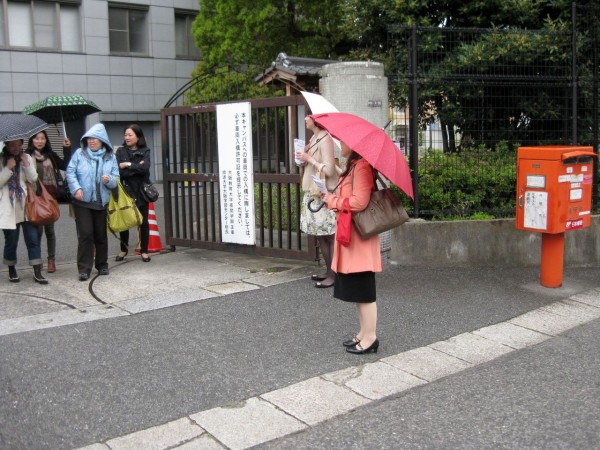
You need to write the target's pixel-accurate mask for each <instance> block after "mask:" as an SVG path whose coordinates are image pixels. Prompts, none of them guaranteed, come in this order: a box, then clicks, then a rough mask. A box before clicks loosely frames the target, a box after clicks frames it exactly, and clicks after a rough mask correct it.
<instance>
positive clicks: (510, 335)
mask: <svg viewBox="0 0 600 450" xmlns="http://www.w3.org/2000/svg"><path fill="white" fill-rule="evenodd" d="M473 334H476V335H477V336H481V337H484V338H486V339H489V340H492V341H495V342H498V343H500V344H503V345H508V346H509V347H512V348H514V349H521V348H525V347H528V346H530V345H535V344H539V343H540V342H543V341H545V340H546V339H550V336H549V335H547V334H543V333H538V332H537V331H533V330H528V329H527V328H523V327H519V326H517V325H514V324H512V323H509V322H502V323H498V324H496V325H490V326H489V327H484V328H480V329H479V330H475V331H473Z"/></svg>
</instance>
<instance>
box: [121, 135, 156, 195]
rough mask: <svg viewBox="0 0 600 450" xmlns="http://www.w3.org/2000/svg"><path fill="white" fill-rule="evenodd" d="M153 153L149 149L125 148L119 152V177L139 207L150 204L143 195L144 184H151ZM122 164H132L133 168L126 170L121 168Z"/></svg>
mask: <svg viewBox="0 0 600 450" xmlns="http://www.w3.org/2000/svg"><path fill="white" fill-rule="evenodd" d="M151 154H152V152H151V151H150V149H149V148H148V147H142V148H137V149H135V150H131V149H130V148H129V147H126V146H123V147H121V148H120V149H119V150H117V153H116V155H117V165H119V175H120V177H121V184H122V185H123V187H124V188H125V190H126V191H127V193H128V194H129V195H130V196H131V198H133V199H135V204H136V205H137V206H142V205H146V204H147V203H148V202H146V200H145V199H144V196H143V195H142V193H141V190H142V184H143V183H144V182H145V181H146V182H150V168H151V167H152V159H151ZM122 162H130V163H131V166H129V167H126V168H124V169H121V168H120V164H121V163H122Z"/></svg>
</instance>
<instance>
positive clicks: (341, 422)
mask: <svg viewBox="0 0 600 450" xmlns="http://www.w3.org/2000/svg"><path fill="white" fill-rule="evenodd" d="M165 270H168V267H166V268H165ZM537 275H538V273H537V269H535V268H532V269H506V270H502V271H498V270H493V269H485V268H472V269H432V268H407V267H389V268H388V269H386V271H385V272H383V273H382V274H381V275H380V276H379V277H378V297H379V305H380V322H379V338H380V340H381V342H382V344H381V347H380V351H379V353H378V354H376V355H375V354H371V355H367V356H364V357H356V356H354V355H350V354H347V353H345V352H344V351H343V348H342V347H341V345H340V342H341V340H343V339H344V338H347V337H349V336H351V334H352V333H353V332H354V331H355V328H356V326H355V323H356V318H355V311H354V308H353V307H352V305H346V304H341V303H340V302H338V301H335V300H334V299H332V297H331V291H330V290H323V289H314V288H312V285H311V283H310V282H309V281H308V280H298V281H293V282H289V283H285V284H280V285H276V286H271V287H265V288H262V289H257V290H252V291H248V292H240V293H236V294H232V295H226V296H220V297H213V298H207V299H204V300H200V301H195V302H192V303H187V304H184V305H179V306H176V307H170V308H165V309H160V310H155V311H148V312H144V313H140V314H134V315H131V316H127V317H119V318H113V319H105V320H98V321H94V322H88V323H80V324H76V325H69V326H63V327H56V328H50V329H45V330H38V331H30V332H26V333H18V334H12V335H8V336H3V337H1V338H0V386H2V390H1V392H0V394H1V395H0V417H1V418H2V422H1V425H0V447H1V448H7V449H63V448H65V449H66V448H77V447H81V446H84V445H89V444H92V443H96V442H104V441H106V440H108V439H111V438H115V437H118V436H122V435H126V434H129V433H132V432H135V431H138V430H143V429H146V428H148V427H152V426H156V425H159V424H163V423H166V422H169V421H172V420H175V419H178V418H181V417H185V416H187V415H189V414H192V413H195V412H198V411H204V410H208V409H211V408H215V407H217V406H223V405H230V404H235V403H236V402H238V401H240V400H242V399H246V398H249V397H252V396H255V395H259V394H261V393H264V392H268V391H272V390H274V389H278V388H281V387H284V386H288V385H290V384H293V383H298V382H299V381H302V380H306V379H308V378H311V377H315V376H318V375H321V374H324V373H328V372H333V371H336V370H341V369H344V368H347V367H350V366H354V365H357V364H363V363H367V362H374V361H377V360H379V359H380V358H385V357H386V356H390V355H395V354H398V353H401V352H404V351H407V350H410V349H413V348H418V347H422V346H425V345H428V344H430V343H432V342H436V341H439V340H443V339H447V338H449V337H452V336H456V335H459V334H461V333H464V332H468V331H472V330H475V329H478V328H481V327H484V326H486V325H490V324H494V323H498V322H502V321H505V320H508V319H510V318H513V317H515V316H517V315H519V314H523V313H525V312H527V311H530V310H533V309H535V308H539V307H541V306H544V305H548V304H550V303H553V302H555V301H557V300H559V299H560V298H565V297H568V296H570V295H573V294H575V293H577V292H585V291H588V290H590V289H593V288H595V287H597V281H596V280H597V276H598V269H597V268H592V269H568V270H567V271H566V272H565V286H564V287H563V288H560V289H558V290H549V289H546V288H540V287H539V283H537ZM599 331H600V330H599V329H598V324H597V322H594V323H593V324H591V325H586V326H582V327H581V329H578V330H574V331H573V332H572V333H574V335H573V336H575V337H571V334H568V335H567V336H565V337H564V338H562V337H561V338H554V339H553V340H551V341H550V342H549V343H548V344H540V345H538V346H536V347H532V348H531V349H528V350H522V351H516V352H514V353H513V354H512V355H511V356H509V357H506V358H501V359H499V360H497V361H494V362H492V363H486V364H483V365H481V366H479V367H476V368H473V369H470V370H468V371H466V372H464V373H460V374H456V375H453V376H451V377H448V378H445V379H441V380H438V381H436V382H433V383H431V384H429V385H427V386H423V387H418V388H413V389H412V390H409V391H407V392H406V393H405V394H403V395H400V396H398V397H395V398H392V399H389V400H384V401H381V402H376V403H375V404H373V405H372V406H367V407H364V408H361V409H359V410H357V411H355V412H353V413H350V414H349V415H347V416H342V417H340V418H338V419H333V420H331V421H329V422H325V423H323V424H321V425H318V426H316V427H313V428H311V429H310V430H309V431H306V432H303V433H300V434H298V435H294V436H292V437H289V438H283V439H282V440H281V441H274V442H273V443H269V444H265V445H266V446H270V445H273V446H281V447H282V448H283V447H288V448H313V447H314V448H348V447H352V446H354V447H353V448H403V446H404V443H406V445H407V447H408V448H410V447H411V446H414V447H415V448H454V447H458V448H471V447H476V446H477V447H479V448H481V447H496V446H499V447H503V448H523V446H522V445H520V444H521V443H522V442H525V443H527V442H533V441H531V440H532V439H534V438H535V437H536V436H537V435H538V434H539V433H542V431H543V430H544V429H547V430H548V431H552V433H551V434H549V435H548V436H547V438H545V439H546V440H541V441H538V442H534V443H533V444H531V445H530V446H529V447H530V448H567V447H569V448H592V447H593V444H594V443H597V442H598V440H597V437H598V430H599V429H600V428H599V427H598V426H597V425H598V422H597V417H599V416H598V414H596V413H597V412H598V411H597V408H598V401H597V399H598V398H599V397H598V394H600V392H598V390H599V384H598V370H597V368H598V357H597V355H596V349H597V348H598V340H599V336H600V333H599ZM357 358H358V359H357ZM575 394H577V395H575ZM566 400H569V401H568V402H567V401H566ZM567 410H568V414H567V412H566V411H567ZM503 421H504V422H503ZM363 422H364V423H365V424H366V426H362V425H360V424H362V423H363ZM555 422H560V423H561V424H563V425H561V427H562V428H561V427H558V425H557V423H555ZM502 423H505V424H507V425H510V427H512V428H510V427H509V428H510V429H508V430H507V431H506V433H508V436H509V437H510V436H513V438H510V439H508V440H507V441H506V442H505V441H500V442H499V441H497V439H498V438H499V436H500V435H501V433H502V427H501V426H500V424H502ZM553 424H554V425H553ZM572 424H577V429H576V430H574V429H572V430H571V432H570V433H571V434H570V435H565V436H563V437H562V438H561V439H562V440H559V439H558V438H556V437H555V434H556V433H557V432H558V430H560V429H564V428H569V427H571V428H572ZM515 427H517V428H515ZM540 427H541V428H540ZM552 427H554V428H552ZM520 429H527V430H529V432H528V434H529V435H524V436H522V437H520V435H521V434H522V433H521V432H520V431H518V430H520ZM536 429H538V431H536ZM494 430H495V431H494ZM515 430H517V431H518V432H517V431H515ZM540 430H541V431H540ZM475 438H477V439H475ZM296 439H297V441H296ZM304 439H306V441H304ZM511 439H512V440H511ZM520 439H523V440H522V441H521V440H520ZM319 442H321V443H319ZM563 442H569V443H575V444H577V445H574V446H570V445H568V446H565V445H563ZM582 443H586V444H587V446H580V445H579V444H582ZM547 444H551V445H547ZM319 446H321V447H319ZM525 446H526V447H527V445H525Z"/></svg>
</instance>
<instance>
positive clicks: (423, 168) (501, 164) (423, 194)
mask: <svg viewBox="0 0 600 450" xmlns="http://www.w3.org/2000/svg"><path fill="white" fill-rule="evenodd" d="M515 195H516V150H512V148H509V146H508V145H506V143H501V144H499V145H498V147H497V148H496V149H494V150H491V149H488V148H484V147H479V148H475V149H471V150H465V151H461V152H458V153H443V152H441V151H439V150H430V151H428V152H427V153H426V154H425V155H424V156H423V157H422V158H420V159H419V210H420V211H421V212H423V215H424V216H425V217H426V218H427V217H430V218H432V219H444V220H448V219H452V218H455V219H465V218H477V219H482V218H486V219H489V218H494V217H498V216H504V217H510V216H514V211H515ZM407 200H408V201H410V199H408V198H405V202H406V201H407ZM407 206H408V203H407ZM409 209H410V208H409Z"/></svg>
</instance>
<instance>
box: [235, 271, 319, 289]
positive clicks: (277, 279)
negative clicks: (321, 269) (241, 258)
mask: <svg viewBox="0 0 600 450" xmlns="http://www.w3.org/2000/svg"><path fill="white" fill-rule="evenodd" d="M314 271H315V269H314V267H299V268H294V269H291V270H285V271H283V272H273V273H267V274H260V275H258V276H255V277H252V278H245V279H244V281H246V282H248V283H252V284H257V285H259V286H263V287H267V286H275V285H277V284H281V283H287V282H288V281H295V280H301V279H302V278H308V277H309V276H310V275H311V274H312V273H313V272H314Z"/></svg>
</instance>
